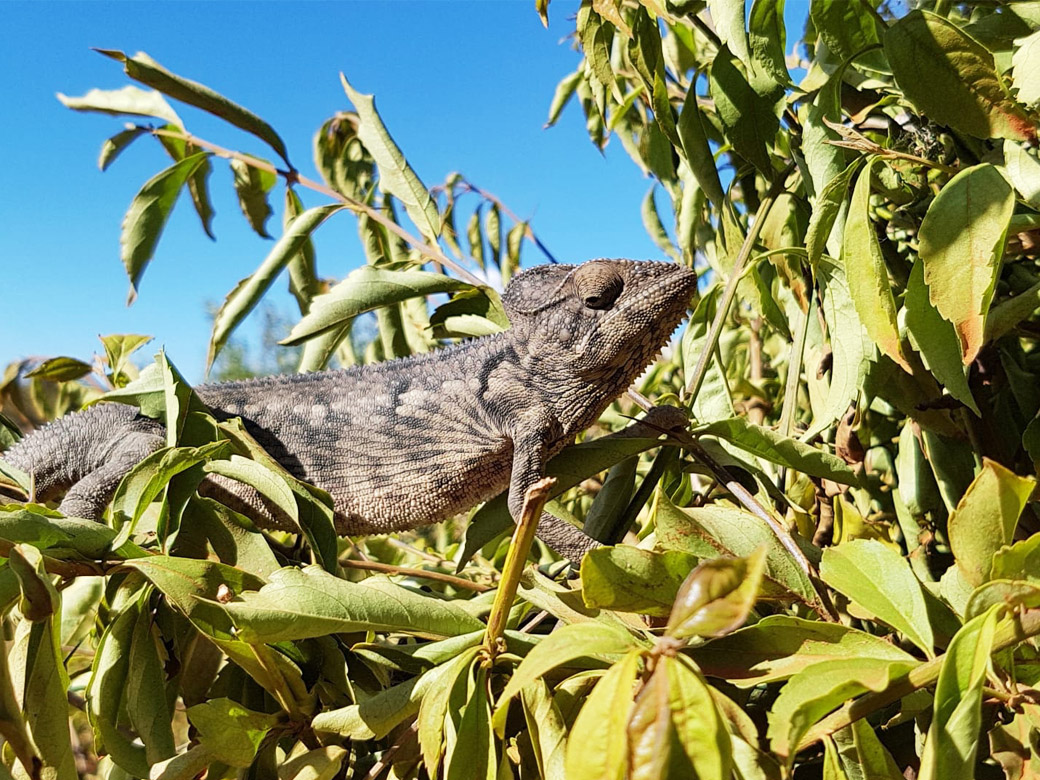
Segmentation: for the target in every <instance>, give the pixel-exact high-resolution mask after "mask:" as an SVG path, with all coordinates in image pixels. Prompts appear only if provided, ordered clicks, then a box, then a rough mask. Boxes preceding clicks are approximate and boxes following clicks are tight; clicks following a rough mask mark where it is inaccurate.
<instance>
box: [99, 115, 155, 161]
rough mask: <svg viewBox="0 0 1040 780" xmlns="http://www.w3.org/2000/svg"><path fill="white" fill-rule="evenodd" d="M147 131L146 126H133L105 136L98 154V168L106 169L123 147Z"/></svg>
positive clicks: (121, 151)
mask: <svg viewBox="0 0 1040 780" xmlns="http://www.w3.org/2000/svg"><path fill="white" fill-rule="evenodd" d="M148 132H149V130H148V128H147V127H140V126H134V127H131V128H129V129H127V130H123V131H122V132H119V133H116V134H115V135H114V136H112V137H111V138H106V139H105V141H104V142H103V143H102V144H101V152H100V153H99V154H98V168H99V169H100V170H101V171H107V170H108V166H110V165H111V164H112V163H114V162H115V161H116V158H117V157H118V156H119V155H120V154H122V153H123V150H124V149H126V148H127V147H128V146H129V145H130V144H132V143H133V142H134V141H136V140H137V139H138V138H140V137H141V136H142V135H147V134H148Z"/></svg>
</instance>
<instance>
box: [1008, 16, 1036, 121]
mask: <svg viewBox="0 0 1040 780" xmlns="http://www.w3.org/2000/svg"><path fill="white" fill-rule="evenodd" d="M1011 65H1012V68H1011V82H1012V84H1013V85H1014V86H1015V88H1016V89H1017V90H1018V94H1017V95H1016V97H1017V98H1018V102H1020V103H1024V104H1026V105H1027V106H1034V107H1035V106H1036V104H1037V102H1040V31H1037V32H1035V33H1033V34H1032V35H1029V36H1027V37H1025V38H1022V39H1020V40H1017V41H1015V49H1014V54H1012V55H1011Z"/></svg>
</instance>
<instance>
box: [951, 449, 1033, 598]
mask: <svg viewBox="0 0 1040 780" xmlns="http://www.w3.org/2000/svg"><path fill="white" fill-rule="evenodd" d="M1035 487H1036V480H1035V479H1033V478H1031V477H1020V476H1018V475H1017V474H1015V473H1014V472H1012V471H1009V470H1008V469H1006V468H1005V467H1004V466H1001V465H1000V464H999V463H996V462H995V461H992V460H989V459H985V460H984V461H983V464H982V471H980V472H979V474H978V476H977V477H975V480H974V481H973V482H972V483H971V485H969V486H968V490H967V491H966V492H965V493H964V495H963V496H962V497H961V500H960V501H959V502H958V503H957V506H956V508H955V509H954V510H953V513H952V514H951V515H950V518H949V520H948V521H947V533H948V534H949V537H950V548H951V550H952V551H953V556H954V558H955V559H956V560H957V568H958V569H960V571H961V573H962V574H963V575H964V576H965V578H966V579H967V580H968V582H970V583H971V584H972V585H981V584H982V583H983V582H985V581H986V579H987V578H988V577H989V576H990V572H991V571H992V568H993V556H994V555H995V554H996V553H997V551H998V550H1000V548H1001V547H1003V546H1004V545H1006V544H1011V541H1012V539H1013V537H1014V533H1015V526H1016V525H1017V524H1018V517H1019V515H1021V514H1022V510H1023V509H1024V508H1025V505H1026V502H1027V501H1028V500H1029V496H1030V494H1031V493H1032V492H1033V488H1035Z"/></svg>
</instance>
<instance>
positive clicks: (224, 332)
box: [206, 203, 346, 370]
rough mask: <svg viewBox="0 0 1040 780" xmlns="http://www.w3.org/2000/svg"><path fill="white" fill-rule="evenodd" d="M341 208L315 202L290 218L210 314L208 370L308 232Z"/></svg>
mask: <svg viewBox="0 0 1040 780" xmlns="http://www.w3.org/2000/svg"><path fill="white" fill-rule="evenodd" d="M344 208H346V206H344V205H343V204H339V203H336V204H331V205H328V206H316V207H315V208H312V209H308V210H307V211H305V212H303V213H302V214H300V215H299V216H298V217H296V218H295V219H293V220H292V222H290V223H289V224H288V225H286V226H285V231H284V232H283V233H282V235H281V237H280V238H279V239H278V241H277V242H275V245H274V246H273V247H271V251H270V252H268V253H267V257H265V258H264V261H263V262H262V263H261V264H260V267H259V268H257V269H256V270H255V271H254V272H253V273H252V275H250V276H247V277H246V278H245V279H243V280H242V281H240V282H239V283H238V284H237V285H236V286H235V289H234V290H232V291H231V292H230V293H228V296H227V298H225V299H224V303H223V304H222V305H221V307H220V311H218V312H217V314H216V316H215V317H214V318H213V332H212V334H210V339H209V351H208V353H207V354H206V368H207V370H208V369H209V368H210V367H212V365H213V361H214V360H215V359H216V357H217V355H218V354H219V352H220V350H221V349H222V348H223V346H224V344H226V343H227V340H228V338H229V337H230V336H231V334H232V332H234V330H235V328H237V327H238V326H239V324H241V322H242V320H244V319H245V318H246V315H248V314H249V312H251V311H252V310H253V308H254V307H255V306H256V304H257V303H259V302H260V299H261V298H263V297H264V295H266V294H267V291H268V290H269V289H270V287H271V284H273V283H274V280H275V279H276V278H277V277H278V275H279V274H280V273H281V272H282V270H283V269H284V268H285V267H286V266H287V265H288V264H289V263H291V262H293V261H294V260H295V259H296V258H297V257H298V256H299V252H300V251H301V249H302V248H303V247H304V245H305V244H307V243H308V242H309V241H310V240H311V234H312V233H313V232H314V231H315V230H317V228H318V227H319V226H320V225H321V224H322V223H323V222H325V220H326V219H328V218H329V217H331V216H332V215H333V214H335V213H336V212H337V211H340V210H342V209H344Z"/></svg>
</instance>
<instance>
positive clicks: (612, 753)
mask: <svg viewBox="0 0 1040 780" xmlns="http://www.w3.org/2000/svg"><path fill="white" fill-rule="evenodd" d="M555 633H556V632H554V634H555ZM550 636H552V635H550ZM640 657H641V653H640V652H639V651H637V650H630V651H628V652H626V653H625V655H624V657H623V658H622V659H621V660H620V661H618V662H617V663H616V664H614V665H613V666H611V667H610V669H608V670H607V673H606V674H604V675H603V676H602V677H601V678H600V679H599V682H597V683H596V687H595V688H593V689H592V693H590V694H589V697H588V698H587V699H586V700H585V703H584V704H583V705H582V707H581V711H580V712H578V717H577V718H576V719H575V721H574V726H573V727H572V728H571V733H570V736H569V737H568V739H567V752H566V756H565V767H566V772H565V776H566V777H567V778H568V780H617V778H620V777H622V775H623V773H624V770H625V766H626V763H627V759H628V736H627V730H628V719H629V713H631V711H632V688H633V686H634V685H635V681H636V673H637V672H638V669H639V660H640Z"/></svg>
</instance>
